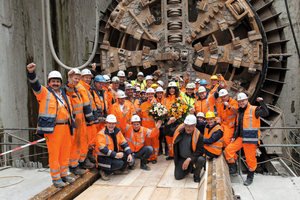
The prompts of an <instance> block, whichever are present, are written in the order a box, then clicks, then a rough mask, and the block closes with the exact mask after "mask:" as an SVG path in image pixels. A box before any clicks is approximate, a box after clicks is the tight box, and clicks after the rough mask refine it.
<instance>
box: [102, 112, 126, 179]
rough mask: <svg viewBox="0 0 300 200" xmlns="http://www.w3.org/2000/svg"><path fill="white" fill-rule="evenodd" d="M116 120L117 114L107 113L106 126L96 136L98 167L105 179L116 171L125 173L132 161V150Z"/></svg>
mask: <svg viewBox="0 0 300 200" xmlns="http://www.w3.org/2000/svg"><path fill="white" fill-rule="evenodd" d="M116 122H117V118H116V116H114V115H107V117H106V126H105V128H104V129H102V130H101V131H100V132H99V133H98V134H97V137H96V153H97V167H98V169H99V170H100V171H99V173H100V175H101V179H102V180H104V181H107V180H109V179H110V177H109V175H110V174H112V173H114V172H115V171H119V172H121V173H123V172H124V170H125V168H126V167H127V164H128V163H130V162H131V161H132V151H131V149H130V147H129V146H128V143H127V141H126V139H125V138H124V136H123V134H122V133H121V131H120V129H118V128H117V127H116ZM120 149H122V150H123V151H120Z"/></svg>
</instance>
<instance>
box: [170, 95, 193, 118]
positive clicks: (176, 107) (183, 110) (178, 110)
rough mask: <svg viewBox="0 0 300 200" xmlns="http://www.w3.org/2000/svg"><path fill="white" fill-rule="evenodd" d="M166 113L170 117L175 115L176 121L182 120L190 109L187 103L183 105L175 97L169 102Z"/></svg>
mask: <svg viewBox="0 0 300 200" xmlns="http://www.w3.org/2000/svg"><path fill="white" fill-rule="evenodd" d="M168 113H169V116H170V117H175V118H176V119H177V121H179V122H183V121H184V119H185V117H186V116H187V115H189V114H190V109H189V106H188V105H185V104H183V103H182V102H181V101H180V100H178V99H176V100H175V102H174V103H172V104H171V108H170V110H169V112H168Z"/></svg>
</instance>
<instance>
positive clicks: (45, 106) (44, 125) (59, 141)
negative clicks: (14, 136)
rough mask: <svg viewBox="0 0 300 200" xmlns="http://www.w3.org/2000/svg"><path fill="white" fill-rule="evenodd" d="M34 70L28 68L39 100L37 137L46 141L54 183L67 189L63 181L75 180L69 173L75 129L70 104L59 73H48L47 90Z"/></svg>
mask: <svg viewBox="0 0 300 200" xmlns="http://www.w3.org/2000/svg"><path fill="white" fill-rule="evenodd" d="M35 68H36V65H35V64H34V63H30V64H28V65H27V70H28V73H27V76H28V79H29V82H30V86H31V88H32V90H33V92H34V94H35V96H36V98H37V100H38V101H39V119H38V128H37V134H39V135H44V137H45V138H46V142H47V147H48V152H49V167H50V174H51V177H52V182H53V184H54V185H55V186H56V187H64V186H65V183H64V182H68V183H72V182H74V181H75V179H74V178H71V177H69V175H68V173H67V170H68V163H69V157H70V147H71V134H73V127H75V122H74V120H73V116H72V115H73V114H72V107H71V102H70V100H69V98H68V96H67V95H66V93H65V92H64V90H61V85H62V76H61V74H60V73H59V72H58V71H52V72H50V73H49V75H48V87H47V88H46V87H44V86H42V85H41V84H40V83H39V81H38V79H37V77H36V74H35Z"/></svg>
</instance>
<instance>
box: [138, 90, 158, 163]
mask: <svg viewBox="0 0 300 200" xmlns="http://www.w3.org/2000/svg"><path fill="white" fill-rule="evenodd" d="M154 93H155V91H154V89H153V88H148V89H147V90H146V95H147V98H148V99H147V101H146V102H144V103H142V104H141V110H142V112H141V118H142V126H143V127H145V128H149V129H151V130H152V129H154V128H155V122H154V119H153V118H152V117H151V116H149V115H148V112H149V108H150V107H151V106H152V104H153V103H156V99H155V98H154ZM145 144H146V145H147V146H152V147H153V153H152V155H151V156H150V158H149V159H148V161H149V162H152V163H153V164H156V163H157V156H158V151H159V135H156V136H155V137H152V138H146V140H145Z"/></svg>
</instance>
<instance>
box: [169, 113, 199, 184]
mask: <svg viewBox="0 0 300 200" xmlns="http://www.w3.org/2000/svg"><path fill="white" fill-rule="evenodd" d="M175 121H176V119H175V118H174V117H171V118H170V120H169V121H168V123H167V124H166V125H165V130H164V134H165V135H167V136H173V133H174V136H173V150H174V162H175V171H174V175H175V179H176V180H180V179H183V178H184V177H185V176H186V175H187V174H189V173H190V172H191V171H192V168H193V165H195V167H196V168H195V170H194V182H196V183H199V182H200V172H201V169H202V167H203V166H204V163H205V158H204V157H203V154H204V147H203V145H204V143H203V135H202V134H201V133H200V131H199V130H198V129H197V128H196V122H197V119H196V117H195V116H194V115H188V116H187V117H186V118H185V120H184V123H183V124H180V125H178V126H176V125H175V123H174V122H175ZM173 123H174V124H173ZM174 130H175V131H174Z"/></svg>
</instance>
